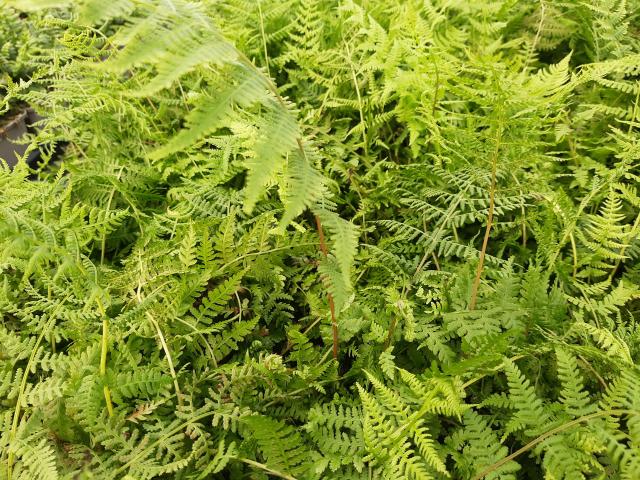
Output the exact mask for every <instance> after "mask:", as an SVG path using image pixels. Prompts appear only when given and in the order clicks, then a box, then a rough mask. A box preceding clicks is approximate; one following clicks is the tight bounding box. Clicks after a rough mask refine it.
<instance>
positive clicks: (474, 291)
mask: <svg viewBox="0 0 640 480" xmlns="http://www.w3.org/2000/svg"><path fill="white" fill-rule="evenodd" d="M501 140H502V128H501V127H500V128H499V129H498V136H497V138H496V148H495V150H494V152H493V155H492V157H491V186H490V187H489V214H488V216H487V227H486V228H485V231H484V239H483V240H482V249H481V250H480V258H479V259H478V269H477V270H476V276H475V278H474V280H473V286H472V288H471V301H470V302H469V310H475V308H476V303H477V301H478V289H479V288H480V280H481V278H482V270H483V268H484V258H485V256H486V254H487V245H488V244H489V237H490V236H491V227H492V226H493V212H494V210H495V196H496V173H497V172H496V171H497V168H498V153H499V152H500V141H501Z"/></svg>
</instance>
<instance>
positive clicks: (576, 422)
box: [472, 409, 639, 480]
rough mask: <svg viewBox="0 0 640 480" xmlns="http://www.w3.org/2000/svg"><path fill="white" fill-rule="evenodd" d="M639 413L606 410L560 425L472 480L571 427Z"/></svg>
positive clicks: (634, 411)
mask: <svg viewBox="0 0 640 480" xmlns="http://www.w3.org/2000/svg"><path fill="white" fill-rule="evenodd" d="M638 413H639V412H638V411H637V410H624V409H620V410H605V411H602V412H596V413H590V414H589V415H583V416H582V417H579V418H576V419H575V420H571V421H570V422H567V423H564V424H562V425H560V426H558V427H556V428H552V429H551V430H549V431H547V432H545V433H543V434H542V435H540V436H539V437H536V438H534V439H533V440H531V441H530V442H529V443H527V444H526V445H525V446H524V447H522V448H520V449H518V450H516V451H515V452H513V453H512V454H511V455H509V456H507V457H504V458H503V459H501V460H499V461H497V462H496V463H494V464H493V465H491V466H489V467H487V468H485V469H484V470H483V471H482V472H480V473H479V474H478V475H476V476H475V477H473V479H472V480H482V479H483V478H484V477H486V476H487V475H489V474H490V473H492V472H495V471H496V470H497V469H498V468H500V467H501V466H502V465H504V464H506V463H508V462H510V461H511V460H513V459H514V458H516V457H518V456H520V455H522V454H523V453H525V452H527V451H529V450H531V449H532V448H533V447H535V446H536V445H538V444H539V443H542V442H544V441H545V440H546V439H547V438H549V437H552V436H553V435H555V434H556V433H560V432H564V431H565V430H568V429H570V428H571V427H574V426H576V425H579V424H580V423H584V422H588V421H589V420H592V419H594V418H598V417H604V416H607V415H625V414H636V415H637V414H638Z"/></svg>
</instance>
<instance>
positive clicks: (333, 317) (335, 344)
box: [315, 215, 339, 360]
mask: <svg viewBox="0 0 640 480" xmlns="http://www.w3.org/2000/svg"><path fill="white" fill-rule="evenodd" d="M315 217H316V227H317V228H318V235H319V237H320V251H321V252H322V254H323V255H324V257H325V258H327V256H328V255H329V250H328V248H327V242H326V241H325V239H324V231H323V230H322V223H321V222H320V217H318V215H316V216H315ZM327 299H328V301H329V311H330V312H331V333H332V334H333V358H334V360H338V343H339V339H338V322H337V320H336V308H335V304H334V302H333V295H331V292H327Z"/></svg>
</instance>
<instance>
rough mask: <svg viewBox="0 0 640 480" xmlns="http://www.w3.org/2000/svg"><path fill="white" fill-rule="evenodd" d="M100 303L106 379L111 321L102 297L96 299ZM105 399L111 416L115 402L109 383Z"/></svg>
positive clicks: (101, 366) (105, 388)
mask: <svg viewBox="0 0 640 480" xmlns="http://www.w3.org/2000/svg"><path fill="white" fill-rule="evenodd" d="M96 303H97V304H98V308H99V309H100V314H101V315H102V317H103V320H102V342H101V348H100V376H101V377H102V378H103V380H104V379H105V377H106V375H107V350H108V348H109V322H108V320H107V315H106V312H105V310H104V307H103V306H102V302H101V301H100V299H97V300H96ZM102 390H103V393H104V400H105V403H106V404H107V412H109V416H110V417H111V416H113V403H112V402H111V390H109V387H108V386H107V385H104V387H103V389H102Z"/></svg>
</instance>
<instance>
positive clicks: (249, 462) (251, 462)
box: [237, 458, 298, 480]
mask: <svg viewBox="0 0 640 480" xmlns="http://www.w3.org/2000/svg"><path fill="white" fill-rule="evenodd" d="M237 460H239V461H241V462H242V463H246V464H247V465H251V466H252V467H255V468H258V469H260V470H262V471H264V472H266V473H267V474H269V475H271V476H272V477H278V478H284V479H285V480H298V479H297V478H296V477H292V476H291V475H288V474H286V473H282V472H279V471H277V470H273V469H272V468H269V467H267V466H266V465H265V464H264V463H260V462H256V461H255V460H251V459H249V458H238V459H237Z"/></svg>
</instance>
